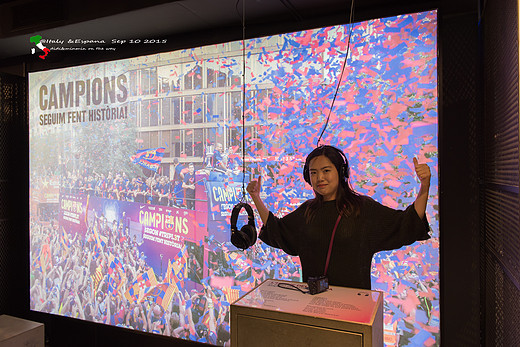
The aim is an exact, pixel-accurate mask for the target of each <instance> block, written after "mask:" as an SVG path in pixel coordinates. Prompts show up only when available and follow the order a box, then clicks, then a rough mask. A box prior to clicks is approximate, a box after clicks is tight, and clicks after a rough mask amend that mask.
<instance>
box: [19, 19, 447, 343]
mask: <svg viewBox="0 0 520 347" xmlns="http://www.w3.org/2000/svg"><path fill="white" fill-rule="evenodd" d="M350 30H351V32H350ZM349 33H350V35H349ZM349 39H350V45H349V44H348V42H349ZM347 49H348V56H347V58H346V59H345V56H346V53H347ZM244 58H245V61H244ZM344 63H345V68H344V72H343V77H342V78H341V80H340V76H341V70H342V69H343V64H344ZM244 66H245V71H243V67H244ZM338 83H339V87H338ZM337 88H338V95H337V98H336V99H335V101H334V104H333V107H332V108H331V104H332V100H333V97H334V94H335V92H336V89H337ZM244 96H245V100H244V99H243V97H244ZM243 105H245V109H244V108H243ZM437 110H438V96H437V13H436V11H429V12H422V13H414V14H406V15H400V16H396V17H390V18H382V19H376V20H370V21H366V22H361V23H354V24H352V25H340V26H334V27H325V28H319V29H314V30H307V31H301V32H295V33H289V34H281V35H275V36H270V37H262V38H256V39H251V40H247V41H245V47H244V46H243V45H242V42H229V43H224V44H217V45H212V46H205V47H197V48H192V49H186V50H182V51H175V52H170V53H161V54H156V55H150V56H142V57H137V58H132V59H126V60H119V61H111V62H106V63H100V64H93V65H84V66H77V67H72V68H66V69H59V70H49V71H42V72H35V73H31V74H30V75H29V112H30V120H29V122H30V124H29V126H30V233H31V235H30V241H31V245H30V263H31V288H30V297H31V309H32V310H35V311H41V312H46V313H50V314H57V315H63V316H68V317H73V318H78V319H83V320H88V321H93V322H98V323H101V324H110V325H116V326H121V327H126V328H129V329H138V330H141V331H146V332H150V333H155V334H163V335H168V336H172V337H175V338H182V339H190V340H195V341H201V342H207V343H210V344H215V345H224V344H226V343H227V342H228V341H229V337H230V333H229V326H230V324H229V309H230V304H231V303H232V302H233V301H235V300H236V299H238V298H239V297H240V296H241V295H243V294H245V293H247V292H248V291H249V290H251V289H253V288H254V287H255V286H256V285H258V284H260V283H262V282H263V281H264V280H266V279H267V278H275V279H288V280H294V281H299V280H301V269H300V264H299V259H298V257H293V256H289V255H287V254H285V253H284V252H283V251H281V250H278V249H274V248H271V247H269V246H267V245H266V244H264V243H262V242H261V241H258V242H257V243H256V244H255V245H254V246H253V247H251V248H249V249H248V250H245V251H242V250H239V249H237V248H235V247H234V246H233V245H232V244H231V243H230V242H229V240H230V223H229V219H230V215H231V210H232V208H233V206H234V205H235V204H237V203H238V202H239V201H240V200H241V199H242V194H243V185H244V182H245V184H247V183H248V182H249V180H251V179H252V178H256V177H258V176H259V175H260V176H262V178H263V180H262V181H263V182H264V183H263V193H262V194H263V197H264V201H265V202H266V204H267V206H268V208H269V209H270V210H271V211H272V212H273V213H275V214H276V215H279V216H282V215H284V214H286V213H288V212H290V211H292V210H293V209H295V208H296V207H297V206H299V205H300V204H301V203H302V202H304V201H305V200H307V199H309V198H312V197H313V192H312V189H311V187H310V186H309V185H307V184H306V183H305V182H304V181H303V179H302V168H303V164H304V160H305V157H306V155H307V154H308V153H309V152H310V151H311V150H312V149H313V148H314V147H315V146H316V141H317V139H318V136H319V133H320V132H321V130H322V129H323V127H324V125H325V121H326V120H327V117H328V116H329V113H330V121H329V123H328V126H327V128H326V131H325V133H324V135H323V138H322V140H321V143H322V144H331V145H334V146H337V147H338V148H340V149H342V150H343V151H344V152H345V154H346V155H347V157H348V159H349V162H350V170H351V178H350V179H351V184H352V186H353V188H354V190H355V191H357V192H359V193H361V194H364V195H369V196H371V197H373V198H374V199H375V200H377V201H379V202H381V203H382V204H384V205H386V206H389V207H392V208H396V209H405V208H406V207H407V206H409V205H410V204H411V203H413V201H414V199H415V196H416V193H417V190H418V189H419V183H418V180H417V178H416V177H415V172H414V167H413V162H412V158H413V157H417V158H419V161H421V162H425V163H428V164H429V166H430V167H431V169H432V184H431V188H430V197H429V204H428V207H427V217H428V220H429V222H430V225H431V229H432V238H431V239H430V240H428V241H424V242H416V243H414V244H412V245H410V246H407V247H403V248H401V249H399V250H394V251H389V252H380V253H378V254H376V256H374V259H373V263H372V289H373V290H380V291H382V292H384V295H385V300H384V315H385V316H384V329H385V344H386V345H387V346H408V345H410V346H412V345H426V346H431V345H438V344H439V343H440V323H439V317H440V313H439V240H438V236H439V230H438V225H439V223H438V219H439V215H438V166H437V154H438V147H437V140H438V137H437ZM244 145H245V148H243V147H244ZM243 149H244V152H245V155H243ZM244 169H245V170H244ZM245 220H246V216H245V215H244V216H241V218H240V219H239V225H240V224H241V223H242V224H245ZM256 220H257V227H258V228H259V227H260V225H259V224H258V223H261V222H260V218H257V219H256Z"/></svg>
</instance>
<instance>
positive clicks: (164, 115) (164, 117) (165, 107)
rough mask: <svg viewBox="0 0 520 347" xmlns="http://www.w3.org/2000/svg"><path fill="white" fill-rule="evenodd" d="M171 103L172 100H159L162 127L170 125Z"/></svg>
mask: <svg viewBox="0 0 520 347" xmlns="http://www.w3.org/2000/svg"><path fill="white" fill-rule="evenodd" d="M171 103H172V98H164V99H162V100H161V104H162V107H161V124H162V125H170V124H171V119H172V115H171V107H170V106H171Z"/></svg>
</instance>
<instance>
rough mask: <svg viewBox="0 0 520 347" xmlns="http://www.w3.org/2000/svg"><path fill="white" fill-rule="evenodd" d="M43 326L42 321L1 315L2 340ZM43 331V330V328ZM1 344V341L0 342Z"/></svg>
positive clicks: (0, 336) (0, 339)
mask: <svg viewBox="0 0 520 347" xmlns="http://www.w3.org/2000/svg"><path fill="white" fill-rule="evenodd" d="M39 327H43V324H42V323H38V322H33V321H29V320H26V319H22V318H18V317H13V316H9V315H5V314H4V315H1V316H0V341H5V340H8V339H10V338H12V337H13V336H16V335H19V334H21V333H24V332H26V331H28V330H32V329H35V328H39ZM42 331H43V330H42ZM0 345H1V343H0Z"/></svg>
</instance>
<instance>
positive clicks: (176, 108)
mask: <svg viewBox="0 0 520 347" xmlns="http://www.w3.org/2000/svg"><path fill="white" fill-rule="evenodd" d="M172 115H173V124H181V98H180V97H174V98H172Z"/></svg>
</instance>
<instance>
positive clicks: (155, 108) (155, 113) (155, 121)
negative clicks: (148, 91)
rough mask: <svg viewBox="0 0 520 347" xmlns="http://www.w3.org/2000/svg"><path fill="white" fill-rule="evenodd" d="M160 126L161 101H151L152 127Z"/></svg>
mask: <svg viewBox="0 0 520 347" xmlns="http://www.w3.org/2000/svg"><path fill="white" fill-rule="evenodd" d="M157 125H159V100H157V99H155V100H151V101H150V126H157Z"/></svg>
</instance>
